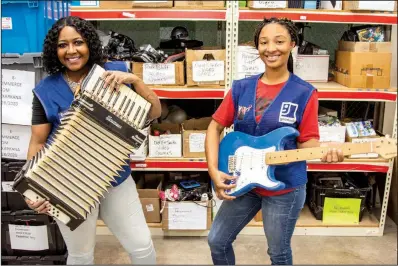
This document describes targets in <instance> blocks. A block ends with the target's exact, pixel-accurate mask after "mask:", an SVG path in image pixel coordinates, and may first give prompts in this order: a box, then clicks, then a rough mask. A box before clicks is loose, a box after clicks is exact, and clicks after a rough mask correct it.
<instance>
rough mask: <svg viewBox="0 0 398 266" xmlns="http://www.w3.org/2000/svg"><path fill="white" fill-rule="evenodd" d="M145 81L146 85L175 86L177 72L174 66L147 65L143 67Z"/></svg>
mask: <svg viewBox="0 0 398 266" xmlns="http://www.w3.org/2000/svg"><path fill="white" fill-rule="evenodd" d="M142 75H143V80H144V83H145V84H158V85H162V84H175V83H176V72H175V65H174V64H152V63H145V64H144V66H143V73H142Z"/></svg>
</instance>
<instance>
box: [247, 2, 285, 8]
mask: <svg viewBox="0 0 398 266" xmlns="http://www.w3.org/2000/svg"><path fill="white" fill-rule="evenodd" d="M253 7H254V8H286V1H253Z"/></svg>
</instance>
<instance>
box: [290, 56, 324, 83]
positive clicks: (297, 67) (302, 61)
mask: <svg viewBox="0 0 398 266" xmlns="http://www.w3.org/2000/svg"><path fill="white" fill-rule="evenodd" d="M329 57H330V56H329V55H301V54H298V55H297V56H296V60H295V61H294V64H293V73H294V74H296V75H297V76H299V77H300V78H301V79H303V80H305V81H310V82H327V81H328V76H329Z"/></svg>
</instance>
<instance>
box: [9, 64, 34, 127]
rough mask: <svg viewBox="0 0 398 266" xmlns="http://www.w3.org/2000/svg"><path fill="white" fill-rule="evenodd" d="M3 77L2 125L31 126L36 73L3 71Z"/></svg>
mask: <svg viewBox="0 0 398 266" xmlns="http://www.w3.org/2000/svg"><path fill="white" fill-rule="evenodd" d="M1 76H2V80H1V90H2V97H1V102H2V123H7V124H14V125H31V124H32V121H31V119H32V100H33V93H32V89H33V88H34V87H35V73H34V72H31V71H21V70H9V69H3V73H2V75H1Z"/></svg>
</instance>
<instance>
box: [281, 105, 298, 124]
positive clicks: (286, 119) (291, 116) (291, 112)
mask: <svg viewBox="0 0 398 266" xmlns="http://www.w3.org/2000/svg"><path fill="white" fill-rule="evenodd" d="M297 109H298V104H295V103H291V102H283V103H282V105H281V111H280V113H279V122H281V123H287V124H293V123H295V122H296V121H297V119H296V112H297Z"/></svg>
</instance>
